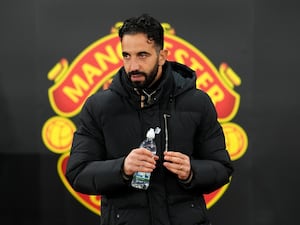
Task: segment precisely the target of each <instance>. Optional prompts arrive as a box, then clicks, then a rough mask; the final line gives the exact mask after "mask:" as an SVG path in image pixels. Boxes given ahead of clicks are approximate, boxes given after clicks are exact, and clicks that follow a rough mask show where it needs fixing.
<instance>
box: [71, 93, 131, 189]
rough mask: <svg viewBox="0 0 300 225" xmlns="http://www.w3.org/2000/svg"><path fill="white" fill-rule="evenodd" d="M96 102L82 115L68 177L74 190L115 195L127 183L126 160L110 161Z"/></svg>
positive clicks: (88, 106) (87, 105) (88, 102)
mask: <svg viewBox="0 0 300 225" xmlns="http://www.w3.org/2000/svg"><path fill="white" fill-rule="evenodd" d="M93 101H94V100H93V99H92V98H89V99H88V100H87V101H86V103H85V105H84V106H83V108H82V111H81V113H80V115H79V120H80V122H79V126H78V129H77V131H76V132H75V133H74V138H73V143H72V148H71V153H70V158H69V160H68V164H67V169H66V178H67V180H68V181H69V183H70V185H71V186H72V187H73V189H74V190H76V191H78V192H81V193H84V194H95V195H96V194H107V193H112V192H114V191H116V190H120V188H122V187H126V186H127V184H126V182H125V181H124V179H123V177H122V175H121V167H122V163H123V160H124V157H122V158H118V159H111V160H107V159H106V149H105V142H104V136H103V133H102V131H101V119H100V118H101V115H99V110H98V109H97V108H95V107H92V105H93V104H94V103H93ZM94 102H95V101H94ZM95 106H96V105H95ZM97 107H98V106H97ZM95 110H96V111H95ZM96 115H97V116H96Z"/></svg>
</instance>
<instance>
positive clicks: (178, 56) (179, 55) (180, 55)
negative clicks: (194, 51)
mask: <svg viewBox="0 0 300 225" xmlns="http://www.w3.org/2000/svg"><path fill="white" fill-rule="evenodd" d="M174 57H175V61H177V62H179V63H183V64H184V63H185V59H186V58H188V57H189V53H187V52H186V51H184V50H183V49H178V50H176V51H175V53H174Z"/></svg>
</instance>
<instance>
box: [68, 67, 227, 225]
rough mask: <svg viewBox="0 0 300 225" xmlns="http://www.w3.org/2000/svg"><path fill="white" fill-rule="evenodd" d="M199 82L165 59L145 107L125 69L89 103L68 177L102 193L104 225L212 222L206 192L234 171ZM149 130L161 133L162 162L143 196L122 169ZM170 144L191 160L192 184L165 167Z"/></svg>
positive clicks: (79, 185)
mask: <svg viewBox="0 0 300 225" xmlns="http://www.w3.org/2000/svg"><path fill="white" fill-rule="evenodd" d="M195 78H196V76H195V73H194V72H193V71H192V70H191V69H189V68H188V67H186V66H184V65H181V64H178V63H175V62H166V63H165V65H164V72H163V77H162V79H161V81H160V83H159V84H158V86H157V87H156V88H155V93H154V94H153V95H152V96H151V97H149V98H147V97H146V101H145V106H144V107H141V101H140V99H141V96H140V95H139V94H137V92H136V91H134V90H133V89H132V88H131V86H130V82H129V81H128V80H127V78H126V75H125V74H124V69H123V68H121V69H120V71H119V72H118V74H117V75H116V76H115V78H114V80H113V82H112V84H111V86H110V88H109V89H108V90H106V91H100V92H98V93H96V94H95V95H93V96H91V97H90V98H89V99H88V100H87V101H86V103H85V105H84V107H83V109H82V112H81V114H80V125H79V126H78V130H77V131H76V132H75V135H74V140H73V146H72V150H71V155H70V159H69V162H68V166H67V172H66V176H67V179H68V180H69V182H70V184H71V185H72V187H73V188H74V189H75V190H76V191H79V192H82V193H86V194H99V195H101V224H102V225H117V224H120V225H121V224H124V225H125V224H126V225H182V224H184V225H196V224H198V225H199V224H209V221H208V218H207V215H206V206H205V202H204V199H203V196H202V195H203V194H204V193H209V192H211V191H214V190H216V189H217V188H219V187H221V186H222V185H224V184H226V183H227V182H228V181H229V177H230V175H231V173H232V167H231V161H230V158H229V156H228V153H227V151H226V150H225V142H224V135H223V132H222V129H221V126H220V124H219V123H218V121H217V115H216V111H215V108H214V106H213V104H212V102H211V100H210V98H209V97H208V95H207V94H206V93H204V92H203V91H200V90H198V89H196V88H195ZM152 91H153V90H149V93H150V92H152ZM165 119H166V120H165ZM165 122H166V123H165ZM165 124H167V126H165ZM150 127H153V128H155V127H160V128H161V131H162V132H160V134H158V135H156V139H155V141H156V144H157V146H158V153H157V154H158V155H159V156H160V160H159V161H158V163H157V168H156V169H155V170H154V172H153V173H152V175H151V184H150V187H149V188H148V190H146V191H142V190H137V189H134V188H132V187H131V186H130V182H129V181H126V180H124V178H123V176H122V175H121V168H122V163H123V161H124V158H125V156H126V155H127V154H128V153H129V152H130V151H131V150H132V149H133V148H136V147H138V146H139V144H140V143H141V141H142V140H143V139H144V138H145V134H146V131H147V130H148V129H149V128H150ZM166 134H167V135H168V142H167V143H166V141H165V140H166ZM166 147H167V148H168V149H169V150H172V151H180V152H182V153H184V154H186V155H188V156H190V158H191V166H192V170H193V179H192V181H191V182H190V183H189V184H184V183H182V182H180V180H178V179H177V177H176V176H175V175H173V174H172V173H170V172H169V171H167V170H166V169H165V168H164V167H163V166H162V160H161V159H162V158H163V157H162V153H163V151H164V150H165V148H166Z"/></svg>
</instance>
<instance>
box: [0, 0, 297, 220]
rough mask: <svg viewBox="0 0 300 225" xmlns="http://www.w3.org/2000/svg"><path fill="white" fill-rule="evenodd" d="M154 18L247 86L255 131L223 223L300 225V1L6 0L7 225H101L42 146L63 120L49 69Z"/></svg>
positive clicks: (2, 68) (0, 44)
mask: <svg viewBox="0 0 300 225" xmlns="http://www.w3.org/2000/svg"><path fill="white" fill-rule="evenodd" d="M142 12H148V13H150V14H152V15H153V16H154V17H157V18H158V19H159V20H160V21H162V22H168V23H170V24H171V25H172V27H174V28H175V30H176V35H177V36H179V37H182V38H184V39H185V40H186V41H188V42H189V43H191V44H193V45H194V46H196V47H197V48H198V49H199V50H201V52H203V53H204V54H205V55H206V56H207V57H208V58H209V59H210V60H211V61H212V62H213V64H214V65H216V66H218V65H220V63H221V62H228V63H229V64H230V66H231V67H232V68H233V69H234V70H235V72H236V73H237V74H238V75H239V76H240V78H241V80H242V84H241V86H239V87H237V88H236V91H237V92H238V93H239V94H240V96H241V104H240V108H239V112H238V114H237V116H236V117H235V118H234V121H235V122H236V123H237V124H239V125H241V126H242V127H243V128H244V129H245V131H246V132H247V135H248V139H249V143H248V149H247V152H246V154H245V155H244V156H243V157H242V158H240V159H239V160H236V161H234V166H235V168H236V171H235V174H234V176H233V180H232V183H231V185H230V188H229V189H228V190H227V191H226V192H225V194H224V196H223V197H222V198H221V199H220V200H219V201H218V202H217V203H216V204H215V205H214V206H213V207H211V208H210V210H209V213H210V214H211V217H212V221H213V224H215V225H218V224H220V225H221V224H222V225H240V224H243V225H273V224H296V223H297V221H298V217H299V216H297V213H298V210H297V209H298V205H299V203H298V201H299V199H300V194H299V188H298V185H299V176H298V172H299V171H300V164H299V163H298V160H299V157H300V152H299V134H300V128H299V127H300V126H299V125H300V124H299V121H298V119H299V116H300V104H299V100H298V98H299V97H300V94H299V87H298V83H299V81H300V76H299V63H298V61H299V50H300V48H299V47H300V44H299V40H300V29H299V27H300V3H299V1H297V0H284V1H283V0H227V1H223V0H201V1H194V0H185V1H175V0H174V1H159V0H153V1H140V0H127V1H116V0H110V1H107V0H101V1H99V0H98V1H96V0H85V1H74V0H73V1H71V0H40V1H34V0H27V1H21V0H12V1H11V0H9V1H8V0H2V1H1V3H0V34H1V35H0V104H1V106H0V108H1V109H0V126H1V129H0V138H1V141H0V190H1V192H0V193H1V198H0V199H1V201H0V202H1V204H0V223H1V224H5V225H6V224H7V225H9V224H11V225H23V224H28V225H29V224H30V225H54V224H55V225H71V224H72V225H77V224H78V225H79V224H80V225H82V224H90V225H91V224H99V220H100V219H99V216H97V215H96V214H94V213H92V212H91V211H89V210H87V208H85V207H83V206H82V205H81V204H80V203H79V202H78V201H77V200H76V199H74V198H73V197H72V196H71V194H70V193H69V192H68V190H67V189H66V188H65V187H64V185H63V184H62V182H61V181H60V178H59V176H58V175H57V171H56V166H57V160H58V155H57V154H54V153H52V152H50V151H49V150H48V149H47V148H46V147H45V145H44V144H43V142H42V138H41V129H42V127H43V124H44V123H45V121H46V120H47V119H48V118H50V117H52V116H53V115H55V114H54V112H53V110H52V108H51V107H50V104H49V99H48V88H49V87H51V86H52V85H53V82H52V81H49V80H48V79H47V74H48V72H49V70H50V69H51V68H52V67H53V66H54V65H55V63H56V62H58V60H60V59H61V58H62V57H64V58H67V59H68V60H70V61H72V60H73V59H74V58H75V57H76V56H77V55H78V54H79V53H80V52H82V51H83V49H85V48H86V47H87V46H88V45H90V44H91V43H92V42H94V41H96V40H98V39H99V38H102V37H104V36H106V35H108V34H109V33H110V29H111V27H112V26H113V25H114V24H115V23H116V22H118V21H122V20H124V19H125V18H127V17H131V16H136V15H139V14H141V13H142Z"/></svg>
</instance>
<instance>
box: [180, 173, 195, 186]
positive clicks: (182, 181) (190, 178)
mask: <svg viewBox="0 0 300 225" xmlns="http://www.w3.org/2000/svg"><path fill="white" fill-rule="evenodd" d="M193 176H194V173H193V170H191V173H190V175H189V177H188V178H187V179H185V180H181V179H179V182H180V183H182V184H190V183H191V181H192V179H193Z"/></svg>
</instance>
